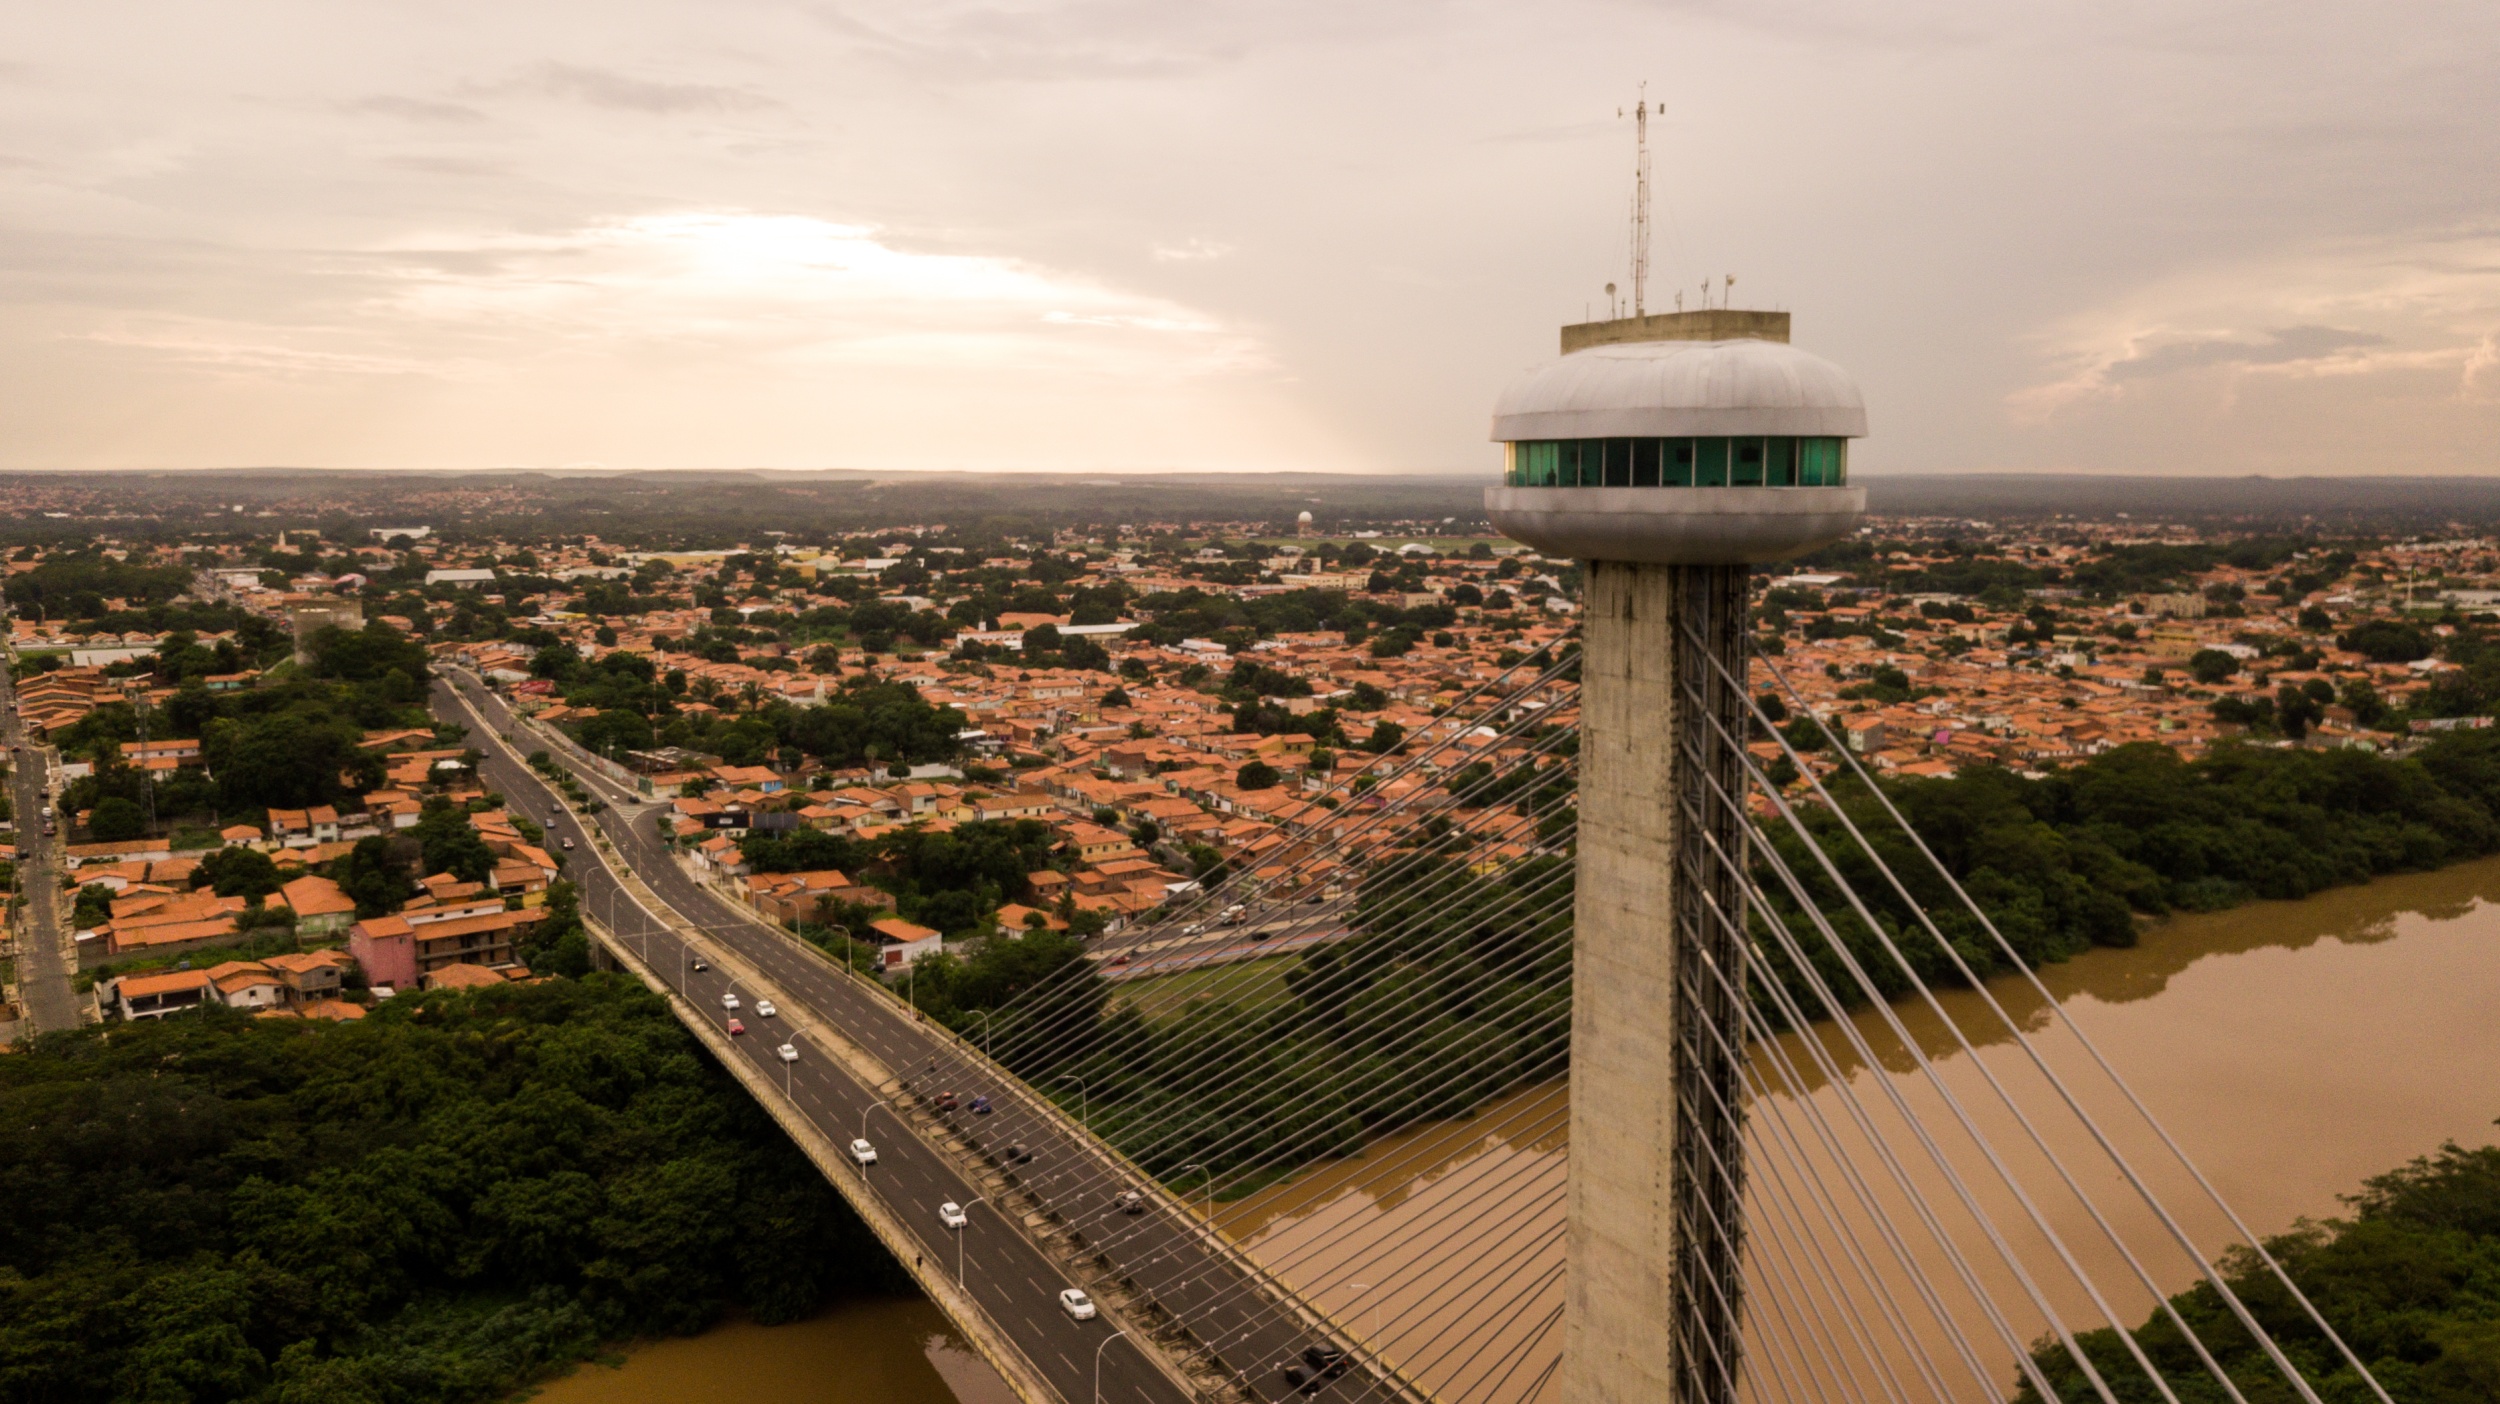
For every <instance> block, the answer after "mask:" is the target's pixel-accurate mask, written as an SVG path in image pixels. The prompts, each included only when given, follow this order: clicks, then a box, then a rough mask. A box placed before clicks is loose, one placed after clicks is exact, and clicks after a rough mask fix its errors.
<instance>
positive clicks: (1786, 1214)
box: [1704, 1011, 1944, 1404]
mask: <svg viewBox="0 0 2500 1404" xmlns="http://www.w3.org/2000/svg"><path fill="white" fill-rule="evenodd" d="M1753 1019H1754V1016H1753V1015H1752V1014H1751V1012H1750V1011H1749V1012H1748V1014H1747V1020H1748V1022H1749V1023H1750V1022H1752V1021H1753ZM1709 1032H1710V1035H1711V1037H1712V1038H1713V1039H1714V1040H1716V1041H1718V1042H1719V1044H1720V1045H1721V1048H1722V1051H1723V1052H1724V1053H1726V1054H1727V1055H1728V1056H1731V1057H1735V1058H1739V1059H1740V1060H1741V1066H1742V1067H1743V1069H1744V1077H1745V1079H1746V1081H1747V1083H1748V1084H1749V1085H1750V1087H1751V1089H1752V1090H1751V1092H1750V1093H1749V1095H1748V1096H1747V1098H1746V1103H1747V1107H1736V1106H1730V1105H1729V1104H1727V1103H1726V1102H1725V1101H1719V1105H1718V1108H1717V1111H1718V1114H1719V1115H1721V1116H1722V1117H1725V1118H1728V1119H1729V1120H1731V1121H1748V1122H1749V1118H1747V1117H1746V1115H1745V1113H1746V1110H1747V1109H1748V1108H1749V1107H1750V1106H1751V1105H1752V1104H1754V1103H1757V1102H1759V1100H1760V1099H1761V1098H1762V1096H1763V1095H1764V1094H1763V1092H1762V1090H1761V1089H1762V1086H1763V1081H1762V1073H1761V1071H1760V1069H1758V1068H1757V1067H1756V1066H1755V1065H1754V1061H1753V1059H1751V1058H1750V1057H1746V1056H1745V1051H1744V1050H1743V1049H1741V1048H1738V1047H1737V1046H1736V1045H1735V1044H1734V1043H1733V1042H1731V1041H1730V1040H1729V1038H1728V1032H1727V1031H1726V1030H1723V1029H1719V1028H1715V1027H1714V1028H1712V1029H1711V1030H1710V1031H1709ZM1704 1085H1705V1086H1708V1087H1709V1088H1710V1093H1711V1096H1712V1098H1713V1099H1714V1100H1718V1099H1719V1098H1720V1095H1721V1094H1720V1092H1719V1089H1718V1088H1717V1086H1716V1085H1715V1084H1708V1083H1705V1084H1704ZM1756 1134H1757V1133H1755V1132H1753V1131H1752V1130H1751V1129H1750V1126H1748V1132H1747V1135H1748V1138H1749V1139H1754V1138H1755V1137H1756ZM1748 1164H1749V1166H1750V1165H1751V1164H1752V1160H1751V1157H1749V1158H1748ZM1764 1178H1765V1177H1761V1176H1759V1175H1757V1174H1754V1173H1749V1174H1748V1177H1747V1183H1748V1185H1749V1186H1754V1185H1759V1184H1761V1183H1763V1182H1764ZM1767 1180H1768V1183H1770V1184H1771V1185H1773V1186H1774V1187H1776V1188H1777V1189H1778V1190H1779V1191H1780V1193H1779V1194H1778V1195H1776V1196H1773V1195H1767V1194H1760V1193H1756V1192H1753V1191H1751V1190H1749V1193H1748V1196H1747V1203H1748V1206H1749V1207H1748V1210H1747V1212H1748V1214H1749V1215H1751V1214H1752V1213H1753V1212H1754V1209H1755V1208H1757V1207H1767V1208H1768V1209H1769V1210H1770V1212H1771V1213H1772V1214H1774V1215H1775V1216H1776V1218H1775V1220H1774V1225H1775V1227H1776V1228H1785V1229H1786V1230H1787V1233H1785V1234H1781V1233H1777V1232H1775V1233H1774V1234H1773V1235H1772V1238H1771V1241H1772V1243H1773V1245H1774V1247H1776V1248H1777V1250H1778V1253H1779V1256H1780V1258H1781V1260H1782V1262H1783V1263H1784V1265H1785V1270H1786V1272H1787V1274H1788V1277H1789V1278H1790V1279H1791V1280H1792V1281H1794V1282H1796V1283H1798V1284H1800V1285H1803V1284H1806V1283H1810V1282H1812V1281H1813V1280H1814V1275H1813V1274H1810V1273H1808V1272H1807V1271H1805V1270H1804V1269H1801V1268H1799V1267H1798V1266H1797V1264H1796V1261H1795V1256H1794V1254H1793V1253H1792V1252H1791V1250H1790V1242H1791V1240H1792V1239H1793V1240H1795V1241H1797V1242H1799V1243H1802V1244H1805V1245H1809V1246H1811V1247H1813V1248H1814V1249H1815V1251H1816V1256H1817V1257H1818V1258H1821V1257H1822V1254H1821V1251H1820V1250H1821V1245H1820V1244H1819V1243H1816V1242H1815V1241H1814V1238H1813V1235H1812V1233H1811V1231H1810V1230H1809V1229H1808V1228H1807V1226H1806V1225H1805V1223H1804V1216H1803V1214H1802V1213H1801V1212H1800V1211H1799V1210H1798V1209H1797V1207H1796V1205H1795V1202H1794V1200H1793V1198H1792V1197H1791V1196H1790V1195H1789V1193H1788V1187H1787V1186H1786V1184H1785V1183H1783V1181H1782V1180H1781V1178H1780V1175H1779V1168H1778V1167H1776V1166H1774V1167H1773V1169H1772V1172H1771V1174H1770V1175H1769V1176H1768V1177H1767ZM1820 1272H1821V1274H1822V1276H1823V1278H1824V1281H1825V1284H1826V1286H1827V1288H1828V1287H1830V1286H1831V1285H1832V1284H1834V1283H1835V1282H1836V1281H1837V1276H1838V1275H1837V1273H1836V1272H1834V1270H1833V1269H1832V1267H1831V1264H1830V1261H1829V1259H1828V1258H1824V1259H1823V1261H1822V1264H1821V1268H1820ZM1860 1281H1861V1284H1862V1285H1863V1286H1865V1287H1866V1288H1867V1289H1868V1291H1869V1292H1870V1294H1871V1293H1873V1292H1875V1290H1876V1289H1875V1284H1874V1283H1873V1281H1872V1280H1871V1279H1868V1278H1866V1277H1864V1276H1863V1275H1862V1276H1861V1279H1860ZM1830 1295H1834V1296H1836V1297H1837V1300H1838V1304H1839V1305H1841V1306H1842V1307H1843V1308H1844V1312H1843V1316H1844V1321H1845V1324H1846V1325H1847V1327H1848V1329H1849V1332H1850V1334H1851V1335H1852V1336H1854V1337H1856V1341H1855V1344H1856V1346H1857V1349H1858V1351H1859V1353H1860V1354H1862V1355H1863V1356H1865V1357H1866V1358H1868V1359H1870V1360H1871V1361H1873V1362H1875V1363H1876V1365H1877V1367H1878V1371H1879V1376H1880V1378H1881V1379H1882V1381H1883V1385H1884V1390H1883V1393H1884V1394H1885V1395H1886V1396H1887V1397H1888V1398H1890V1399H1892V1400H1893V1401H1895V1404H1908V1393H1907V1391H1905V1390H1904V1389H1903V1388H1902V1387H1901V1383H1900V1380H1899V1379H1898V1378H1897V1377H1895V1375H1894V1373H1893V1371H1892V1369H1891V1367H1890V1363H1889V1362H1888V1361H1885V1360H1884V1359H1883V1357H1882V1356H1881V1355H1880V1354H1879V1353H1878V1352H1876V1351H1875V1350H1874V1348H1873V1341H1872V1340H1871V1338H1870V1335H1869V1333H1868V1332H1867V1331H1866V1328H1865V1320H1864V1317H1863V1315H1862V1314H1861V1313H1860V1312H1859V1311H1858V1309H1857V1304H1856V1301H1855V1300H1854V1298H1852V1297H1851V1296H1850V1295H1849V1294H1847V1293H1845V1292H1841V1293H1833V1294H1830ZM1798 1311H1799V1314H1801V1315H1803V1316H1804V1317H1805V1319H1806V1320H1807V1321H1808V1322H1809V1323H1810V1324H1811V1325H1812V1326H1814V1327H1815V1328H1817V1329H1818V1331H1819V1338H1818V1349H1819V1350H1821V1351H1822V1353H1823V1354H1824V1357H1825V1361H1826V1365H1827V1368H1830V1362H1831V1361H1833V1360H1835V1359H1837V1360H1838V1361H1840V1362H1842V1365H1843V1366H1846V1367H1847V1369H1846V1373H1848V1375H1849V1376H1850V1379H1849V1384H1848V1386H1847V1387H1846V1388H1845V1389H1844V1392H1843V1394H1842V1398H1844V1399H1855V1400H1867V1399H1872V1398H1873V1397H1874V1392H1873V1391H1871V1390H1869V1389H1868V1388H1867V1387H1866V1382H1865V1381H1864V1380H1863V1379H1862V1378H1860V1377H1859V1376H1858V1373H1857V1371H1856V1369H1855V1367H1854V1366H1848V1365H1847V1362H1848V1360H1849V1352H1848V1351H1846V1350H1844V1349H1843V1348H1842V1347H1841V1345H1840V1342H1839V1340H1838V1339H1837V1337H1835V1336H1834V1335H1833V1334H1832V1330H1831V1326H1830V1323H1829V1322H1828V1321H1827V1320H1826V1319H1825V1317H1824V1315H1823V1314H1822V1313H1819V1312H1810V1311H1805V1310H1804V1309H1803V1308H1802V1306H1800V1307H1799V1308H1798ZM1914 1340H1915V1338H1914V1337H1911V1336H1910V1335H1908V1334H1907V1333H1904V1334H1903V1335H1902V1337H1901V1341H1902V1344H1903V1345H1905V1346H1910V1345H1913V1344H1914ZM1830 1372H1831V1373H1834V1374H1838V1373H1841V1370H1839V1369H1830ZM1936 1397H1937V1398H1938V1400H1939V1401H1942V1400H1943V1398H1944V1396H1943V1394H1942V1393H1941V1392H1939V1393H1938V1394H1937V1396H1936Z"/></svg>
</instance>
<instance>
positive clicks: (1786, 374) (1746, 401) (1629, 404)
mask: <svg viewBox="0 0 2500 1404" xmlns="http://www.w3.org/2000/svg"><path fill="white" fill-rule="evenodd" d="M1748 434H1763V435H1791V436H1796V437H1801V438H1818V437H1820V438H1851V439H1854V438H1863V437H1864V436H1865V434H1866V400H1865V397H1863V396H1862V395H1860V394H1859V393H1858V386H1857V382H1856V381H1854V380H1851V379H1850V378H1849V373H1848V372H1847V371H1844V370H1842V369H1841V368H1840V367H1838V366H1836V365H1833V364H1832V363H1831V362H1829V361H1826V360H1824V359H1823V358H1822V357H1820V356H1817V355H1814V354H1813V353H1811V352H1808V351H1800V350H1798V349H1797V348H1796V347H1794V346H1790V345H1788V344H1787V343H1786V342H1779V341H1759V340H1751V339H1746V340H1733V341H1634V342H1619V343H1614V344H1609V345H1603V346H1591V347H1586V348H1584V349H1582V350H1578V351H1574V352H1572V353H1571V354H1570V355H1568V356H1564V357H1562V358H1561V359H1560V360H1556V361H1550V362H1547V363H1546V364H1544V365H1542V366H1539V367H1537V368H1536V369H1534V370H1531V371H1529V372H1527V373H1526V374H1524V375H1522V376H1520V377H1519V378H1518V379H1516V380H1513V381H1512V382H1511V383H1510V384H1509V385H1508V386H1507V387H1505V388H1504V389H1503V391H1502V395H1501V398H1500V399H1499V400H1496V401H1495V402H1494V406H1493V435H1492V437H1493V438H1494V439H1495V440H1496V441H1497V442H1501V443H1523V442H1533V441H1538V440H1546V439H1621V438H1702V437H1716V436H1738V435H1748Z"/></svg>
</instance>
